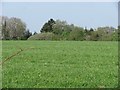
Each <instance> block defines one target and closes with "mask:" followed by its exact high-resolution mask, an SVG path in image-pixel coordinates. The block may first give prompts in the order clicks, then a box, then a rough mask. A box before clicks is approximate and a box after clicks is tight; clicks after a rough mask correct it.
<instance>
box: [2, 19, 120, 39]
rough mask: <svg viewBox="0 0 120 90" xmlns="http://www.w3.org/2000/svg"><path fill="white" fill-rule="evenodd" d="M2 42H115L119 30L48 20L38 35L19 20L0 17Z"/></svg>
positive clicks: (119, 28) (119, 27)
mask: <svg viewBox="0 0 120 90" xmlns="http://www.w3.org/2000/svg"><path fill="white" fill-rule="evenodd" d="M0 23H1V27H2V29H1V31H2V35H1V36H2V37H1V39H3V40H75V41H85V40H86V41H117V40H118V39H119V34H120V33H119V32H118V31H119V30H120V26H118V29H116V28H114V27H109V26H106V27H98V28H97V29H93V28H90V29H87V27H85V28H83V27H80V26H75V25H74V24H68V23H67V22H66V21H61V20H59V19H58V20H54V19H50V20H48V21H47V22H46V23H45V24H44V25H43V26H42V28H41V29H40V32H39V33H36V32H34V33H33V34H32V32H30V31H29V29H27V27H26V24H25V23H24V22H23V21H22V20H21V19H19V18H15V17H12V18H8V17H1V22H0Z"/></svg>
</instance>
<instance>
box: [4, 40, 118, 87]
mask: <svg viewBox="0 0 120 90" xmlns="http://www.w3.org/2000/svg"><path fill="white" fill-rule="evenodd" d="M2 45H3V46H2V49H3V50H2V55H3V61H4V60H5V59H6V58H7V57H9V56H11V55H13V54H14V53H16V52H18V51H20V48H22V49H25V48H29V49H27V50H24V51H22V52H21V53H20V54H18V55H16V56H14V57H12V58H11V59H9V60H7V61H6V62H4V63H3V66H2V69H3V73H2V74H3V76H2V86H3V88H64V87H67V88H70V87H74V88H115V87H117V86H118V42H104V41H103V42H102V41H96V42H94V41H3V43H2Z"/></svg>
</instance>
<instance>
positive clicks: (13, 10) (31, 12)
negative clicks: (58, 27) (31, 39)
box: [2, 2, 118, 32]
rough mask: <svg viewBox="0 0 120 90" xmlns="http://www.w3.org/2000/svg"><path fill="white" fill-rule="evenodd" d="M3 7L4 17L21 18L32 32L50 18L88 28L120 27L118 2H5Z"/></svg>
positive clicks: (38, 29)
mask: <svg viewBox="0 0 120 90" xmlns="http://www.w3.org/2000/svg"><path fill="white" fill-rule="evenodd" d="M2 7H3V8H2V10H3V13H2V15H4V16H8V17H17V18H21V19H22V21H24V22H25V23H26V24H27V28H29V29H30V31H32V32H34V31H37V32H39V31H40V28H41V27H42V25H43V24H44V23H45V22H46V21H48V19H50V18H53V19H55V20H56V19H60V20H66V21H67V22H68V23H69V24H71V23H73V24H75V25H77V26H81V27H88V28H91V27H92V28H97V27H99V26H113V27H115V28H116V27H117V26H118V3H117V2H79V3H78V2H76V3H75V2H74V3H73V2H72V3H70V2H56V3H55V2H44V3H43V2H34V3H33V2H16V3H15V2H4V3H2Z"/></svg>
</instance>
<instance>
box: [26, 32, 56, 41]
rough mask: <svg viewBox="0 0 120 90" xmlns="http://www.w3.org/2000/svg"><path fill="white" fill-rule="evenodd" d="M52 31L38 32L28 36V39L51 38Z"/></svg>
mask: <svg viewBox="0 0 120 90" xmlns="http://www.w3.org/2000/svg"><path fill="white" fill-rule="evenodd" d="M53 36H54V34H53V33H50V32H47V33H39V34H35V35H33V36H31V37H29V38H28V40H53Z"/></svg>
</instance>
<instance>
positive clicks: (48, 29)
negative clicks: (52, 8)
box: [41, 19, 55, 32]
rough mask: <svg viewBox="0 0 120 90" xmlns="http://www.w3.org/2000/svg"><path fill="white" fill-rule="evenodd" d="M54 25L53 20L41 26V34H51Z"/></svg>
mask: <svg viewBox="0 0 120 90" xmlns="http://www.w3.org/2000/svg"><path fill="white" fill-rule="evenodd" d="M54 24H55V21H54V20H53V19H50V20H49V21H48V22H46V23H45V24H44V25H43V27H42V29H41V32H52V31H53V25H54Z"/></svg>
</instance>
